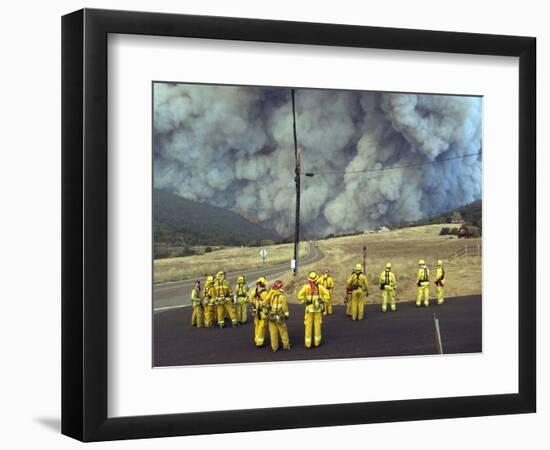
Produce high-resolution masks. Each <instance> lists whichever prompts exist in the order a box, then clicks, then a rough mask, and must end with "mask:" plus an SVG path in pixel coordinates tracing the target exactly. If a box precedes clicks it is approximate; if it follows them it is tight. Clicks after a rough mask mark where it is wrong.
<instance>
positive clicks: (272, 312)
mask: <svg viewBox="0 0 550 450" xmlns="http://www.w3.org/2000/svg"><path fill="white" fill-rule="evenodd" d="M267 305H268V306H267V308H268V319H269V320H274V321H276V322H282V321H283V319H288V317H289V311H288V303H287V302H286V297H285V294H284V292H283V291H282V290H280V289H271V290H270V291H269V296H268V298H267Z"/></svg>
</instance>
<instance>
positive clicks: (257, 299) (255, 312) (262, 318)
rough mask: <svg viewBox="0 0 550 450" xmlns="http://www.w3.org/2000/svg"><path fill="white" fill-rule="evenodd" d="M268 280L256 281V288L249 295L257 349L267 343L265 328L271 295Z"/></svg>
mask: <svg viewBox="0 0 550 450" xmlns="http://www.w3.org/2000/svg"><path fill="white" fill-rule="evenodd" d="M266 285H267V280H266V278H265V277H260V278H258V280H257V281H256V287H255V288H254V289H252V290H251V291H250V293H249V299H250V304H251V305H252V311H251V314H252V317H254V343H255V344H256V347H263V345H264V342H265V331H266V330H265V328H266V321H267V308H268V300H269V293H268V291H267V289H266Z"/></svg>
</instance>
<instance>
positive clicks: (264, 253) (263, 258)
mask: <svg viewBox="0 0 550 450" xmlns="http://www.w3.org/2000/svg"><path fill="white" fill-rule="evenodd" d="M260 256H261V257H262V263H264V262H265V258H266V256H267V250H266V249H265V248H262V249H261V250H260Z"/></svg>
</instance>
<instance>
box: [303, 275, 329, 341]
mask: <svg viewBox="0 0 550 450" xmlns="http://www.w3.org/2000/svg"><path fill="white" fill-rule="evenodd" d="M329 295H330V294H329V292H328V291H327V290H326V289H325V287H324V286H322V285H319V284H318V283H317V274H316V273H315V272H310V273H309V276H308V282H307V284H306V285H305V286H303V287H302V289H300V291H299V292H298V301H299V302H300V303H302V304H303V305H304V306H305V316H304V326H305V331H304V345H305V347H306V348H311V344H312V340H313V344H314V345H315V347H318V346H319V345H321V338H322V334H321V325H322V323H323V311H324V309H325V304H326V303H327V302H328V300H329ZM312 335H313V339H312Z"/></svg>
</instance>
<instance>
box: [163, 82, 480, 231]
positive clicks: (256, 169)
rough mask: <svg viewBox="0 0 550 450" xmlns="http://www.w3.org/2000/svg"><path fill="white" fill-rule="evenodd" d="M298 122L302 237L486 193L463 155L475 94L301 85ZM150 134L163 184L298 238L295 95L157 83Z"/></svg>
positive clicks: (476, 114) (475, 163)
mask: <svg viewBox="0 0 550 450" xmlns="http://www.w3.org/2000/svg"><path fill="white" fill-rule="evenodd" d="M296 115H297V117H296V124H297V134H298V145H299V146H300V148H301V151H302V172H312V173H315V176H313V177H302V204H301V206H302V208H301V209H302V213H301V221H302V229H303V230H304V232H305V234H306V235H310V236H313V235H318V236H322V235H326V234H329V233H345V232H354V231H362V230H366V229H371V228H373V227H375V226H378V225H382V224H389V223H398V222H403V221H412V220H417V219H420V218H422V217H425V216H430V215H435V214H437V213H440V212H444V211H447V210H450V209H453V208H456V207H457V206H460V205H463V204H466V203H469V202H472V201H474V200H476V199H479V198H480V197H481V186H482V182H481V181H482V180H481V176H482V174H481V172H482V170H481V155H479V156H469V157H464V158H462V157H463V156H464V155H471V154H476V153H480V152H481V145H482V143H481V137H482V100H481V98H479V97H458V96H448V95H416V94H399V93H378V92H349V91H332V90H309V89H298V90H296ZM153 126H154V130H153V132H154V184H155V187H156V188H160V189H167V190H170V191H172V192H175V193H177V194H179V195H181V196H183V197H185V198H189V199H192V200H196V201H200V202H207V203H210V204H212V205H215V206H219V207H223V208H229V209H232V210H234V211H236V212H238V213H240V214H242V215H243V216H245V217H247V218H249V219H251V220H253V221H256V222H260V223H261V224H263V225H264V226H266V227H269V228H272V229H275V230H276V231H277V232H279V233H280V234H281V235H283V236H288V235H291V234H292V231H293V223H294V208H295V188H294V142H293V135H292V110H291V102H290V90H289V89H282V88H257V87H231V86H202V85H184V84H168V83H156V84H155V85H154V125H153ZM450 158H453V159H450ZM441 160H444V161H441ZM437 161H440V162H437ZM399 166H409V167H401V168H395V167H399ZM392 167H394V168H393V169H390V170H384V171H377V169H383V168H392ZM361 171H363V172H361ZM344 172H346V173H344Z"/></svg>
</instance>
